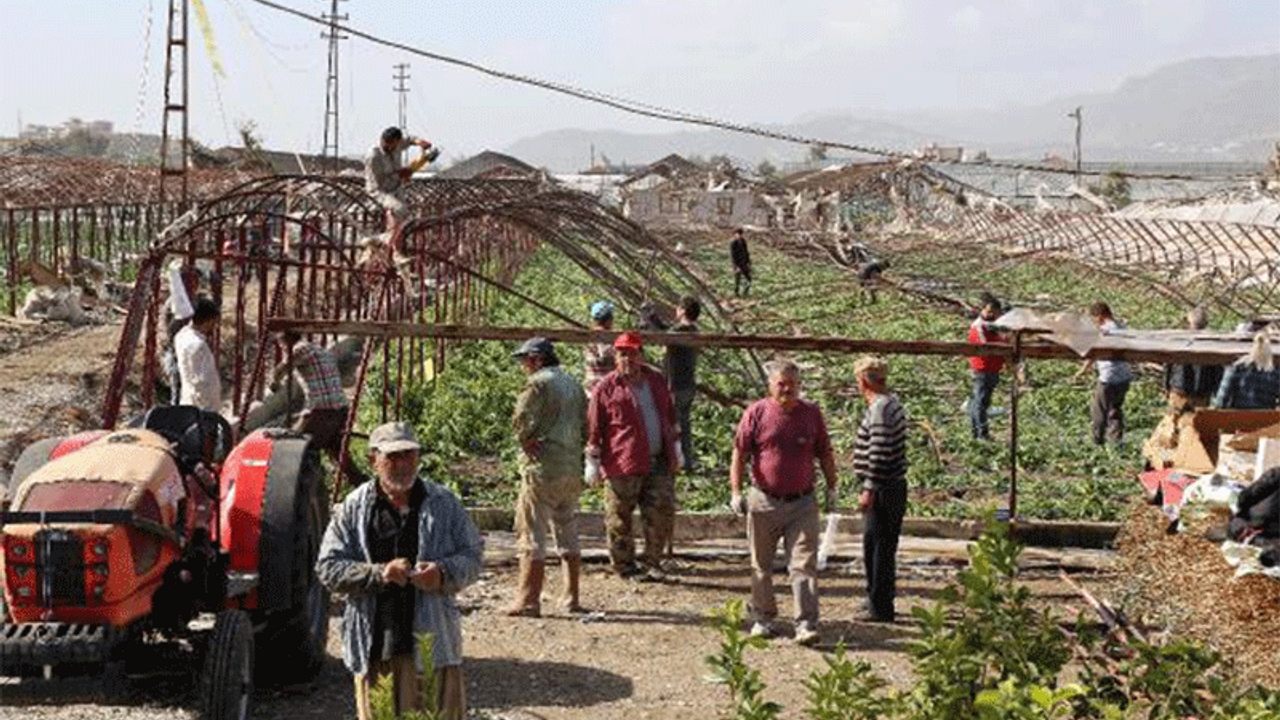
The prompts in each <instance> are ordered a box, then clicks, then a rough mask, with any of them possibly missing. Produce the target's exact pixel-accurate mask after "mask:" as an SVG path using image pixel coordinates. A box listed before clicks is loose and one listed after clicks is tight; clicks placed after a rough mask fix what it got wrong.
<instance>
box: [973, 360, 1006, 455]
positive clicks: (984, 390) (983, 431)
mask: <svg viewBox="0 0 1280 720" xmlns="http://www.w3.org/2000/svg"><path fill="white" fill-rule="evenodd" d="M999 383H1000V373H998V372H978V371H976V370H975V371H974V373H973V397H972V398H970V399H969V427H970V429H972V430H973V437H974V439H975V440H990V439H991V434H990V432H989V431H988V427H987V410H988V409H989V408H990V407H991V394H992V393H994V392H995V390H996V385H998V384H999Z"/></svg>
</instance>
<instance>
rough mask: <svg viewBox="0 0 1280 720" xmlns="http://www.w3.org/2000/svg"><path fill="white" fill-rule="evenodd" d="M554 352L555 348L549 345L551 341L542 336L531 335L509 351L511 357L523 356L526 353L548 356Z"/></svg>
mask: <svg viewBox="0 0 1280 720" xmlns="http://www.w3.org/2000/svg"><path fill="white" fill-rule="evenodd" d="M554 354H555V348H554V347H552V346H551V341H550V340H548V339H546V338H544V337H531V338H529V339H528V340H525V341H524V344H523V345H521V346H520V348H519V349H517V350H516V351H515V352H513V353H511V357H518V358H519V357H524V356H526V355H541V356H542V357H544V358H545V357H550V356H551V355H554Z"/></svg>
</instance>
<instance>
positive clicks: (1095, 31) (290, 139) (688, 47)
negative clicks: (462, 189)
mask: <svg viewBox="0 0 1280 720" xmlns="http://www.w3.org/2000/svg"><path fill="white" fill-rule="evenodd" d="M279 1H280V2H281V4H284V5H288V6H290V7H293V8H296V9H298V10H301V11H304V12H306V13H308V14H311V15H319V14H320V13H322V12H328V10H329V6H330V2H331V0H279ZM204 3H205V5H206V7H207V8H208V14H209V18H210V20H211V23H212V29H213V39H214V42H215V44H216V46H217V52H218V55H219V56H220V58H221V61H222V64H223V66H224V67H225V76H224V77H220V78H218V79H217V81H216V82H215V78H214V75H213V73H212V71H211V65H210V60H209V55H208V53H207V52H206V50H205V47H204V44H203V42H202V40H201V38H202V36H201V33H200V30H199V25H198V23H197V20H196V14H195V13H194V12H192V14H191V20H190V22H191V29H190V33H191V36H192V47H191V59H190V78H191V90H190V92H191V96H190V127H191V134H192V135H193V136H194V137H195V138H196V139H198V140H200V141H202V142H204V143H206V144H208V145H211V146H214V147H219V146H222V145H226V144H239V140H238V136H237V133H236V128H237V126H239V125H240V124H241V123H243V122H244V121H246V120H251V121H253V122H254V123H256V125H257V127H258V132H259V134H260V135H261V136H262V138H263V139H264V141H265V143H266V145H267V146H268V147H271V148H281V149H295V150H302V151H306V152H319V151H320V150H321V145H322V137H323V131H324V100H325V79H326V76H327V55H326V51H327V41H325V40H323V39H321V37H320V32H321V28H320V27H319V26H317V25H315V24H312V23H309V22H307V21H305V20H302V19H299V18H296V17H292V16H289V15H286V14H282V13H281V12H279V11H276V10H272V9H269V8H267V7H264V6H262V5H260V4H258V3H256V2H254V1H253V0H204ZM167 6H168V2H167V0H109V1H106V0H88V1H86V0H0V68H3V69H2V70H0V136H12V135H13V134H15V132H16V130H17V126H18V118H19V116H21V119H22V121H23V122H24V123H35V124H45V125H56V124H60V123H62V122H63V121H64V120H66V119H67V118H68V117H72V116H75V117H80V118H82V119H84V120H93V119H104V120H110V121H112V122H114V123H115V124H116V128H117V130H118V131H132V130H141V131H143V132H149V133H159V131H160V117H161V112H160V111H161V106H162V103H163V100H162V98H163V94H162V93H163V85H164V77H163V70H164V38H165V21H166V17H165V16H166V10H167ZM339 12H341V13H346V14H347V15H348V17H349V19H348V20H347V21H346V22H347V23H348V24H350V25H351V26H352V27H354V28H356V29H359V30H361V31H364V32H367V33H370V34H372V35H376V36H380V37H383V38H386V39H388V40H393V41H396V42H399V43H402V44H405V45H410V46H413V47H416V48H420V49H423V50H427V51H430V52H433V53H438V54H443V55H450V56H456V57H458V58H461V59H465V60H469V61H471V62H474V63H478V64H481V65H485V66H488V67H491V68H494V69H498V70H503V71H507V72H512V73H517V74H522V75H528V76H534V77H538V78H542V79H546V80H553V81H557V82H561V83H565V84H570V85H575V86H579V87H583V88H587V89H591V90H596V91H602V92H607V93H610V94H613V95H617V96H621V97H625V98H628V99H632V100H638V101H642V102H646V103H651V104H654V105H660V106H664V107H670V108H676V109H680V110H684V111H688V112H693V113H698V114H703V115H708V116H713V117H717V118H722V119H727V120H732V121H737V122H745V123H773V122H788V121H791V120H794V119H796V118H797V117H800V116H803V115H807V114H812V113H814V112H820V111H823V110H828V109H832V108H869V109H875V110H880V111H885V110H906V109H916V108H924V107H990V108H998V107H1001V106H1004V105H1010V104H1012V105H1023V104H1028V105H1029V104H1036V103H1040V102H1043V101H1046V100H1049V99H1051V98H1053V97H1055V96H1060V95H1067V94H1071V93H1076V92H1085V91H1105V90H1109V89H1112V88H1114V87H1115V86H1116V85H1117V84H1118V83H1119V81H1120V80H1121V79H1123V78H1124V77H1126V76H1129V75H1140V74H1143V73H1146V72H1148V71H1150V70H1152V69H1154V68H1156V67H1158V66H1160V65H1163V64H1167V63H1169V62H1173V61H1178V60H1184V59H1189V58H1196V57H1205V56H1231V55H1248V54H1261V53H1275V52H1280V0H1216V1H1212V2H1211V1H1210V0H1063V1H1061V2H1058V1H1051V0H968V1H959V2H952V1H950V0H785V1H776V0H775V1H774V2H760V1H758V0H577V1H576V2H567V1H553V0H546V1H544V2H528V1H526V0H501V1H499V0H418V1H414V0H342V2H340V8H339ZM340 53H341V56H340V63H341V72H340V76H339V87H340V92H341V103H340V123H341V133H340V148H341V150H342V152H343V154H360V153H363V152H364V150H365V149H366V148H367V147H369V146H370V145H371V144H372V142H373V139H374V138H375V137H376V136H377V134H378V133H379V132H380V131H381V130H382V128H383V127H385V126H387V125H393V124H395V123H396V120H397V107H398V105H397V95H396V93H395V92H393V90H392V88H393V86H394V82H393V79H392V74H393V65H395V64H396V63H401V62H407V63H409V64H410V69H409V74H410V76H411V77H410V80H409V83H408V84H409V87H410V88H411V90H410V92H409V96H408V119H409V120H408V126H409V129H410V131H412V132H415V133H418V134H421V135H424V136H426V137H429V138H431V139H433V140H435V141H436V142H437V143H438V144H440V145H441V146H442V147H443V149H444V151H445V157H446V159H449V158H456V157H461V156H464V155H469V154H471V153H473V152H476V151H479V150H482V149H485V148H492V149H498V150H500V149H502V148H504V147H506V146H507V145H508V144H509V143H511V142H512V141H514V140H517V139H519V138H521V137H524V136H528V135H532V134H536V133H539V132H543V131H547V130H554V129H560V128H585V129H603V128H613V129H622V130H632V131H639V132H666V131H670V130H677V129H681V126H677V125H674V124H671V123H666V122H661V121H656V120H648V119H641V118H636V117H631V116H628V115H626V114H623V113H620V112H619V111H616V110H612V109H608V108H604V107H600V106H595V105H591V104H588V103H585V102H582V101H579V100H574V99H570V98H566V97H562V96H558V95H555V94H552V93H549V92H547V91H544V90H538V89H534V88H529V87H525V86H521V85H516V84H513V83H510V82H506V81H501V80H497V79H493V78H490V77H487V76H484V75H481V74H478V73H475V72H473V71H469V70H463V69H460V68H456V67H452V66H449V65H445V64H441V63H439V62H435V61H431V60H428V59H427V58H423V57H417V56H412V55H410V54H408V53H406V52H403V51H399V50H393V49H389V48H385V47H379V46H376V45H374V44H372V43H370V42H368V41H366V40H361V39H358V38H353V39H350V40H344V41H343V42H342V43H341V50H340ZM176 87H177V85H176V83H175V88H176ZM1277 102H1278V103H1280V88H1278V89H1277ZM922 129H925V130H927V128H922ZM836 139H838V140H846V141H850V142H856V141H857V138H836Z"/></svg>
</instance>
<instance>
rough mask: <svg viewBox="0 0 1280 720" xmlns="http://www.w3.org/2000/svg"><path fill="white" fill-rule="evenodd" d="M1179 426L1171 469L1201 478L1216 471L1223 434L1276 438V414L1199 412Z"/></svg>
mask: <svg viewBox="0 0 1280 720" xmlns="http://www.w3.org/2000/svg"><path fill="white" fill-rule="evenodd" d="M1180 425H1181V427H1180V428H1179V432H1178V446H1177V448H1175V449H1174V451H1173V461H1172V466H1173V467H1175V468H1177V469H1179V470H1181V471H1182V472H1184V473H1187V474H1192V475H1205V474H1208V473H1211V472H1213V471H1214V468H1216V467H1218V444H1219V442H1220V440H1221V437H1222V434H1223V433H1233V434H1242V433H1253V434H1254V435H1255V436H1256V435H1261V434H1262V433H1263V432H1265V433H1267V436H1275V437H1280V410H1199V411H1196V412H1195V413H1191V414H1189V415H1186V416H1183V420H1182V422H1181V423H1180ZM1273 426H1274V427H1273ZM1273 432H1274V433H1275V434H1274V435H1272V433H1273Z"/></svg>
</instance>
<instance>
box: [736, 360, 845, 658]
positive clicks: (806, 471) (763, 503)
mask: <svg viewBox="0 0 1280 720" xmlns="http://www.w3.org/2000/svg"><path fill="white" fill-rule="evenodd" d="M765 370H766V372H767V373H768V375H769V397H767V398H764V399H763V400H758V401H756V402H755V403H754V404H752V405H751V407H749V408H747V409H746V411H745V412H743V413H742V420H741V421H740V422H739V423H738V432H737V435H736V436H735V437H734V442H733V460H732V462H731V463H730V465H729V486H730V488H731V489H732V491H733V499H732V500H731V501H730V505H731V506H732V507H733V509H734V511H735V512H737V513H738V514H739V515H746V516H747V542H748V543H749V544H750V545H751V617H752V619H753V620H754V621H755V623H754V625H752V627H751V634H752V635H755V636H761V637H772V636H773V635H775V634H776V631H775V629H774V627H773V620H774V618H775V617H777V615H778V603H777V600H776V599H775V598H774V596H773V556H774V553H776V552H777V549H778V539H779V538H781V539H783V541H784V542H785V543H786V544H785V548H786V553H787V557H788V562H787V567H788V570H789V571H790V574H791V594H792V598H793V599H794V601H795V609H796V623H795V639H796V642H798V643H800V644H801V645H814V644H816V643H817V642H818V555H817V553H818V502H817V500H816V499H815V498H814V487H815V484H816V483H815V480H816V473H815V472H814V468H813V465H814V461H815V460H816V461H817V462H818V463H819V464H820V465H821V466H822V474H823V476H824V477H825V478H826V481H827V483H826V492H825V493H824V495H825V499H826V504H827V511H828V512H830V511H832V510H833V509H834V508H835V504H836V482H837V477H836V460H835V454H834V453H833V452H832V450H831V439H830V438H829V437H828V436H827V425H826V421H825V420H823V418H822V411H821V410H819V409H818V406H817V405H814V404H813V403H811V402H808V401H806V400H801V399H800V371H799V369H798V368H797V367H796V365H795V363H793V362H790V361H788V360H782V361H776V362H771V363H768V364H767V365H765ZM747 458H750V459H751V490H750V492H749V494H748V495H745V496H744V495H743V494H742V477H743V473H744V471H745V470H746V468H747Z"/></svg>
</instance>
